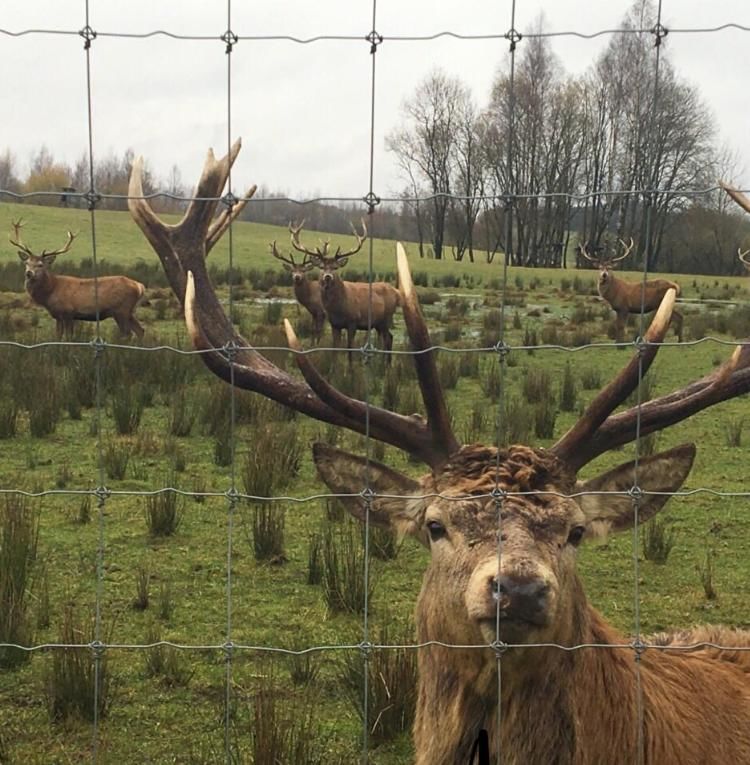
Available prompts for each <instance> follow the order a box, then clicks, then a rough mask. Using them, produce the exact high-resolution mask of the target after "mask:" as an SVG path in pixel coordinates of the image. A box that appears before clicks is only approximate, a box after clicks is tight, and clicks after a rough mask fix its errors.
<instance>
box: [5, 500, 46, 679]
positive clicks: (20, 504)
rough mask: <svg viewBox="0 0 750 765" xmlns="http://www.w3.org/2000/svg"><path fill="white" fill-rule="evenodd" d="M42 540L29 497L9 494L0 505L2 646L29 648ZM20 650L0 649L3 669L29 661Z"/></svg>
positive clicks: (27, 655) (35, 512)
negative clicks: (33, 591)
mask: <svg viewBox="0 0 750 765" xmlns="http://www.w3.org/2000/svg"><path fill="white" fill-rule="evenodd" d="M38 541H39V512H38V510H37V509H35V508H32V507H31V506H30V504H29V502H28V500H27V498H26V497H24V496H22V495H18V494H6V495H5V497H4V501H3V503H2V505H0V643H16V644H17V645H29V644H30V642H31V624H30V617H29V613H28V611H29V599H30V595H31V582H32V577H33V570H34V563H35V562H36V554H37V544H38ZM30 657H31V654H30V653H28V652H27V651H22V650H20V649H18V648H11V647H6V648H3V647H0V667H2V668H11V667H16V666H18V665H20V664H23V663H25V662H27V661H28V660H29V658H30Z"/></svg>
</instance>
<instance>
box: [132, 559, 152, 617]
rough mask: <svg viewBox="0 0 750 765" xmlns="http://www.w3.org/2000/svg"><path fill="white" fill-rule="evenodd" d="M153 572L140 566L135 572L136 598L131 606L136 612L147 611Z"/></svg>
mask: <svg viewBox="0 0 750 765" xmlns="http://www.w3.org/2000/svg"><path fill="white" fill-rule="evenodd" d="M150 585H151V572H150V571H149V570H148V568H146V567H145V566H138V569H137V570H136V572H135V597H134V598H133V601H132V603H131V605H132V606H133V608H134V609H135V610H136V611H145V610H146V609H147V608H148V605H149V587H150Z"/></svg>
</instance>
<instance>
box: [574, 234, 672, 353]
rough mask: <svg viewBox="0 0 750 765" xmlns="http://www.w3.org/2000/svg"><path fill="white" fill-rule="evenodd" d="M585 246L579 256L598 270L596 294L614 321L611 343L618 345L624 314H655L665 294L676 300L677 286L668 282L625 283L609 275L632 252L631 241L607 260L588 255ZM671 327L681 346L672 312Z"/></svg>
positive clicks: (623, 325) (623, 323)
mask: <svg viewBox="0 0 750 765" xmlns="http://www.w3.org/2000/svg"><path fill="white" fill-rule="evenodd" d="M587 244H588V243H584V244H582V245H581V246H580V252H581V255H583V257H584V258H586V259H587V260H589V261H591V262H592V263H593V264H594V265H595V266H596V267H597V268H598V269H599V282H598V284H597V290H598V292H599V296H600V297H601V298H602V300H604V301H606V302H607V303H609V305H610V306H611V308H612V310H613V311H614V312H615V314H616V315H617V318H616V320H615V339H616V340H617V341H618V342H620V341H622V338H623V331H624V329H625V322H626V320H627V318H628V314H631V313H635V314H640V313H650V312H651V311H655V310H656V309H657V308H658V307H659V304H660V303H661V301H662V299H663V297H664V295H666V293H667V291H668V290H674V291H675V294H676V295H677V296H678V297H679V295H680V285H679V284H677V282H673V281H670V280H669V279H648V280H647V281H645V282H644V281H640V282H628V281H626V280H625V279H619V278H618V277H616V276H615V275H614V274H613V273H612V271H613V269H614V268H615V264H616V263H619V262H620V261H621V260H624V259H625V258H626V257H627V256H628V255H629V254H630V251H631V250H632V249H633V240H632V239H631V240H630V244H625V242H623V241H622V239H620V244H622V246H623V247H624V248H625V252H623V254H622V255H619V256H617V257H615V256H614V255H612V256H610V257H604V256H599V257H594V256H592V255H589V253H588V250H587ZM672 323H673V324H674V330H675V334H676V335H677V339H678V340H679V341H680V342H682V314H681V313H679V312H678V311H676V310H673V311H672Z"/></svg>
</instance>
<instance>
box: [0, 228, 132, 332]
mask: <svg viewBox="0 0 750 765" xmlns="http://www.w3.org/2000/svg"><path fill="white" fill-rule="evenodd" d="M22 226H23V222H22V221H21V220H18V221H13V231H14V234H13V235H11V236H10V237H9V239H10V243H11V244H12V245H13V246H14V247H16V248H18V257H19V258H20V259H21V262H22V263H23V264H24V273H25V280H24V282H25V286H26V292H27V293H28V295H29V297H30V298H31V300H32V301H33V302H34V303H36V304H37V305H40V306H42V307H43V308H46V309H47V311H48V313H49V314H50V316H52V318H53V319H54V320H55V322H56V327H57V338H58V340H59V339H60V338H62V336H63V334H64V333H65V334H68V335H70V334H72V332H73V322H74V321H96V320H97V316H98V318H99V319H109V318H112V319H114V320H115V322H116V323H117V327H118V328H119V330H120V334H121V335H122V336H123V337H129V336H130V335H131V334H132V333H134V334H135V335H136V336H137V337H138V338H139V339H140V338H142V337H143V327H142V326H141V324H140V322H139V321H138V319H136V318H135V308H136V306H137V305H138V302H139V301H140V299H141V298H142V297H143V293H144V292H145V289H146V288H145V287H144V286H143V285H142V284H141V283H140V282H137V281H135V280H134V279H129V278H128V277H127V276H100V277H98V278H97V279H81V278H78V277H75V276H62V275H60V274H55V273H53V272H52V271H50V270H49V267H50V266H51V265H52V264H53V263H54V262H55V258H56V257H57V256H58V255H62V254H64V253H66V252H68V250H70V246H71V245H72V244H73V240H74V239H75V234H73V233H72V232H70V231H68V241H67V242H66V243H65V245H64V246H63V247H61V248H60V249H58V250H51V251H49V252H48V251H47V250H42V252H41V253H40V254H39V255H36V254H34V252H33V251H32V250H31V249H29V248H28V247H27V246H26V245H25V244H24V243H23V242H22V241H21V228H22ZM97 309H98V311H97Z"/></svg>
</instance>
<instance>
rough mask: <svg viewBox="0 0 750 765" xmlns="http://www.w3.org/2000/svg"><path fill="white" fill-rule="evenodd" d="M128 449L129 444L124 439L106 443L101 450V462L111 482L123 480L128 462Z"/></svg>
mask: <svg viewBox="0 0 750 765" xmlns="http://www.w3.org/2000/svg"><path fill="white" fill-rule="evenodd" d="M130 449H131V445H130V443H129V442H128V441H125V440H124V439H113V440H111V441H107V443H106V444H105V446H104V448H103V449H102V462H103V463H104V470H105V471H106V473H107V477H108V478H111V479H112V480H113V481H121V480H122V479H123V478H125V473H126V472H127V470H128V463H129V462H130Z"/></svg>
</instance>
